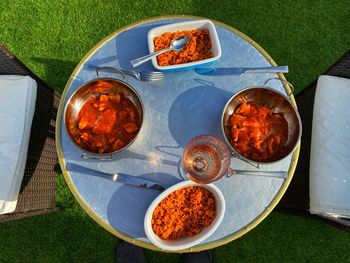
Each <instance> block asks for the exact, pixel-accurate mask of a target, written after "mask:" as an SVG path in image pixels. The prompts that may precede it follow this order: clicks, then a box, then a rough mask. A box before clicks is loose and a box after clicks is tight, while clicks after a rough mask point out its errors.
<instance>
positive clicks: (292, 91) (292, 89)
mask: <svg viewBox="0 0 350 263" xmlns="http://www.w3.org/2000/svg"><path fill="white" fill-rule="evenodd" d="M273 79H278V80H279V81H281V82H284V83H287V84H288V85H289V86H290V89H291V92H290V93H289V94H287V95H288V96H289V97H290V96H291V95H292V94H294V91H295V89H294V86H293V85H292V84H291V83H290V82H289V81H288V80H285V79H281V78H269V79H267V80H266V81H265V83H264V86H266V83H267V82H269V81H270V80H273Z"/></svg>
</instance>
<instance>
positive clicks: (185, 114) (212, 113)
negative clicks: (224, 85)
mask: <svg viewBox="0 0 350 263" xmlns="http://www.w3.org/2000/svg"><path fill="white" fill-rule="evenodd" d="M195 80H196V81H197V82H199V83H200V84H202V85H201V86H197V87H194V88H191V89H188V90H186V91H184V92H183V93H182V94H180V95H179V96H178V97H177V98H176V99H175V101H174V102H173V104H172V105H171V108H170V111H169V118H168V125H169V130H170V132H171V134H172V136H173V138H174V139H175V140H176V142H177V143H178V144H179V146H181V147H184V146H185V145H186V144H187V143H188V142H189V141H190V139H192V138H193V137H195V136H197V135H200V134H211V135H216V136H218V137H220V138H222V139H223V134H222V132H221V116H222V112H223V109H224V107H225V105H226V103H227V101H228V100H229V99H230V97H231V96H232V93H230V92H228V91H225V90H222V89H220V88H218V87H216V86H215V85H214V84H213V83H211V82H208V81H205V80H202V79H195Z"/></svg>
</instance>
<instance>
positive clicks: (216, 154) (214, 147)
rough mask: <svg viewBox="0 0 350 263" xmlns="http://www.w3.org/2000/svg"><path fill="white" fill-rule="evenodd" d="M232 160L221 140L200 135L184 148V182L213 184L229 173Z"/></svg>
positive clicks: (182, 172)
mask: <svg viewBox="0 0 350 263" xmlns="http://www.w3.org/2000/svg"><path fill="white" fill-rule="evenodd" d="M230 160H231V155H230V152H229V150H228V149H227V147H226V145H225V144H224V143H223V142H222V141H221V140H220V139H219V138H217V137H215V136H212V135H199V136H197V137H194V138H193V139H191V140H190V142H189V143H188V144H187V145H186V146H185V148H184V152H183V155H182V160H181V166H180V174H181V176H182V178H183V179H184V180H188V179H190V180H192V181H195V182H197V183H202V184H208V183H212V182H214V181H216V180H218V179H220V178H221V177H223V176H224V175H226V174H227V173H228V172H229V169H230Z"/></svg>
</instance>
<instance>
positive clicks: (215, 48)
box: [147, 20, 221, 71]
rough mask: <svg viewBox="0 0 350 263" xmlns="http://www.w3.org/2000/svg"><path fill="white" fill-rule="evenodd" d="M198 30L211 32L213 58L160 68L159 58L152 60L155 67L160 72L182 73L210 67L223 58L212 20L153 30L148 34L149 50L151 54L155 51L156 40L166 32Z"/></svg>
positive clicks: (174, 24) (176, 24)
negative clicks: (191, 69) (186, 70)
mask: <svg viewBox="0 0 350 263" xmlns="http://www.w3.org/2000/svg"><path fill="white" fill-rule="evenodd" d="M196 29H207V30H208V31H209V37H210V40H211V45H212V46H211V51H212V52H213V55H214V56H213V57H212V58H208V59H203V60H199V61H195V62H190V63H183V64H177V65H170V66H159V65H158V62H157V57H153V58H152V64H153V66H154V67H155V68H156V69H158V70H160V71H180V70H185V69H190V68H196V67H199V66H200V67H202V66H205V65H209V64H211V63H213V62H214V61H216V60H218V59H219V58H220V57H221V46H220V41H219V37H218V34H217V32H216V29H215V25H214V23H213V22H211V21H210V20H193V21H187V22H180V23H173V24H169V25H164V26H159V27H155V28H153V29H151V30H150V31H149V32H148V35H147V38H148V48H149V52H150V53H151V52H153V51H154V42H153V40H154V38H155V37H157V36H160V35H161V34H163V33H165V32H177V31H182V30H196Z"/></svg>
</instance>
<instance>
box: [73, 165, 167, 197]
mask: <svg viewBox="0 0 350 263" xmlns="http://www.w3.org/2000/svg"><path fill="white" fill-rule="evenodd" d="M66 166H67V170H68V171H74V172H78V173H84V174H89V175H92V176H99V177H103V178H107V179H110V180H112V181H114V182H119V183H123V184H127V185H132V186H136V187H140V188H145V189H148V190H155V191H158V192H163V191H164V190H165V187H164V186H162V185H161V184H160V183H158V182H155V181H153V180H150V179H146V178H142V177H139V176H133V175H128V174H124V173H115V174H112V173H105V172H101V171H97V170H93V169H90V168H87V167H84V166H81V165H78V164H75V163H70V162H69V163H67V164H66Z"/></svg>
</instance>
